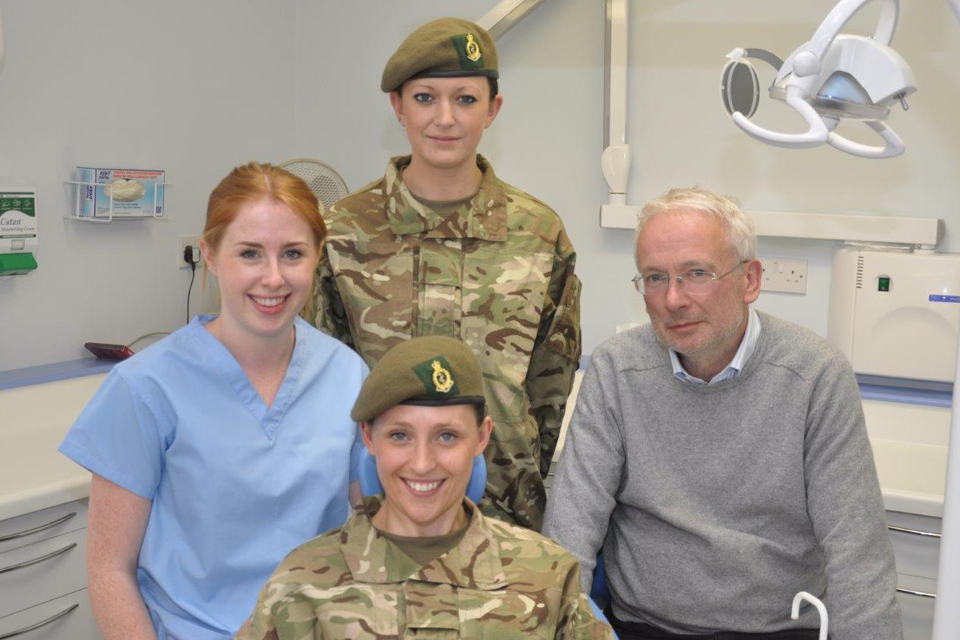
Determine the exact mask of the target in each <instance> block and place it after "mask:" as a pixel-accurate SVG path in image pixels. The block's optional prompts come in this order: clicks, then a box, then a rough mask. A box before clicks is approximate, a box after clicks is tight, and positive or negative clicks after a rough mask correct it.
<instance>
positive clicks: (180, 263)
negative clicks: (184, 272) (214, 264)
mask: <svg viewBox="0 0 960 640" xmlns="http://www.w3.org/2000/svg"><path fill="white" fill-rule="evenodd" d="M187 247H193V255H194V258H195V259H197V260H199V259H200V236H180V237H179V238H178V239H177V268H178V269H189V268H190V263H188V262H187V261H185V260H184V259H183V250H184V249H186V248H187ZM197 267H198V268H199V267H200V263H199V262H197Z"/></svg>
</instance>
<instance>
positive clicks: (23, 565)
mask: <svg viewBox="0 0 960 640" xmlns="http://www.w3.org/2000/svg"><path fill="white" fill-rule="evenodd" d="M75 546H77V543H76V542H73V543H71V544H68V545H67V546H65V547H64V548H63V549H57V550H56V551H51V552H50V553H48V554H47V555H45V556H40V557H39V558H34V559H33V560H24V561H23V562H20V563H18V564H12V565H10V566H9V567H3V568H2V569H0V574H3V573H9V572H11V571H16V570H17V569H25V568H27V567H32V566H33V565H35V564H40V563H41V562H43V561H44V560H49V559H50V558H55V557H57V556H59V555H60V554H62V553H66V552H67V551H70V550H71V549H73V548H74V547H75ZM0 640H3V638H2V637H0Z"/></svg>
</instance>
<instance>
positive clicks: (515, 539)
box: [485, 518, 577, 576]
mask: <svg viewBox="0 0 960 640" xmlns="http://www.w3.org/2000/svg"><path fill="white" fill-rule="evenodd" d="M485 521H486V523H487V526H488V527H489V529H490V531H491V533H492V534H493V537H494V539H495V540H496V541H497V544H498V545H499V547H500V556H501V560H503V559H505V558H509V559H511V562H510V563H504V569H505V570H511V571H538V572H539V571H548V572H550V573H553V574H555V575H557V576H562V575H563V574H564V573H565V571H566V570H567V569H569V568H570V567H573V566H575V565H576V562H577V561H576V558H574V557H573V555H572V554H571V553H570V552H569V551H567V550H566V549H564V548H563V547H561V546H560V545H559V544H557V543H556V542H554V541H553V540H551V539H550V538H548V537H546V536H544V535H542V534H539V533H537V532H536V531H532V530H530V529H525V528H523V527H519V526H517V525H514V524H510V523H507V522H502V521H500V520H496V519H493V518H487V519H486V520H485Z"/></svg>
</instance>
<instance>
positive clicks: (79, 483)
mask: <svg viewBox="0 0 960 640" xmlns="http://www.w3.org/2000/svg"><path fill="white" fill-rule="evenodd" d="M103 378H104V375H91V376H86V377H82V378H74V379H71V380H61V381H57V382H49V383H45V384H39V385H34V386H29V387H21V388H17V389H7V390H2V391H0V520H4V519H6V518H11V517H14V516H17V515H21V514H24V513H30V512H32V511H37V510H39V509H45V508H47V507H52V506H55V505H58V504H61V503H64V502H68V501H70V500H76V499H79V498H84V497H86V496H88V495H89V491H90V474H89V473H88V472H87V471H85V470H84V469H83V468H81V467H80V466H78V465H77V464H75V463H74V462H72V461H71V460H69V459H68V458H66V457H65V456H63V455H62V454H61V453H59V452H58V451H57V447H58V446H59V444H60V442H61V441H62V440H63V437H64V435H65V434H66V432H67V430H68V429H69V428H70V425H71V424H73V421H74V419H75V418H76V416H77V415H78V414H79V413H80V411H81V410H82V409H83V407H84V405H85V404H86V402H87V401H88V400H89V399H90V397H91V396H92V395H93V393H94V392H95V391H96V389H97V388H98V387H99V386H100V383H101V382H102V381H103ZM577 382H579V375H578V380H577ZM578 386H579V385H577V386H576V387H575V388H574V393H573V394H571V399H574V397H573V396H575V394H576V390H577V387H578ZM863 404H864V412H865V414H866V416H867V430H868V432H869V434H870V438H871V444H872V445H873V452H874V458H875V460H876V464H877V474H878V476H879V478H880V486H881V489H882V490H883V500H884V505H885V507H886V508H887V509H888V510H890V511H901V512H904V513H915V514H919V515H925V516H934V517H942V516H943V493H944V485H945V481H946V465H947V443H948V434H949V420H950V410H949V409H947V408H938V407H924V406H917V405H905V404H898V403H891V402H881V401H876V400H865V401H864V403H863ZM569 406H571V407H572V406H573V404H572V403H571V404H570V405H569ZM566 422H568V420H565V423H566ZM564 426H566V425H564ZM562 441H563V435H561V443H562Z"/></svg>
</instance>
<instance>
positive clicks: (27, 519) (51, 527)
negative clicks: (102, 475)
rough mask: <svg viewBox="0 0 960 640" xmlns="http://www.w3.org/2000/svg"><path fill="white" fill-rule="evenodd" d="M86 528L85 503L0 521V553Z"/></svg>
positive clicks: (83, 501) (77, 501) (69, 503)
mask: <svg viewBox="0 0 960 640" xmlns="http://www.w3.org/2000/svg"><path fill="white" fill-rule="evenodd" d="M71 514H72V515H71ZM86 527H87V500H86V499H84V500H75V501H74V502H67V503H65V504H61V505H57V506H56V507H50V508H49V509H42V510H40V511H34V512H33V513H28V514H25V515H22V516H17V517H16V518H10V519H9V520H3V521H0V553H3V552H4V551H9V550H11V549H16V548H17V547H22V546H24V545H27V544H32V543H34V542H39V541H40V540H45V539H47V538H53V537H54V536H60V535H63V534H65V533H69V532H70V531H76V530H78V529H85V528H86Z"/></svg>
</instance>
